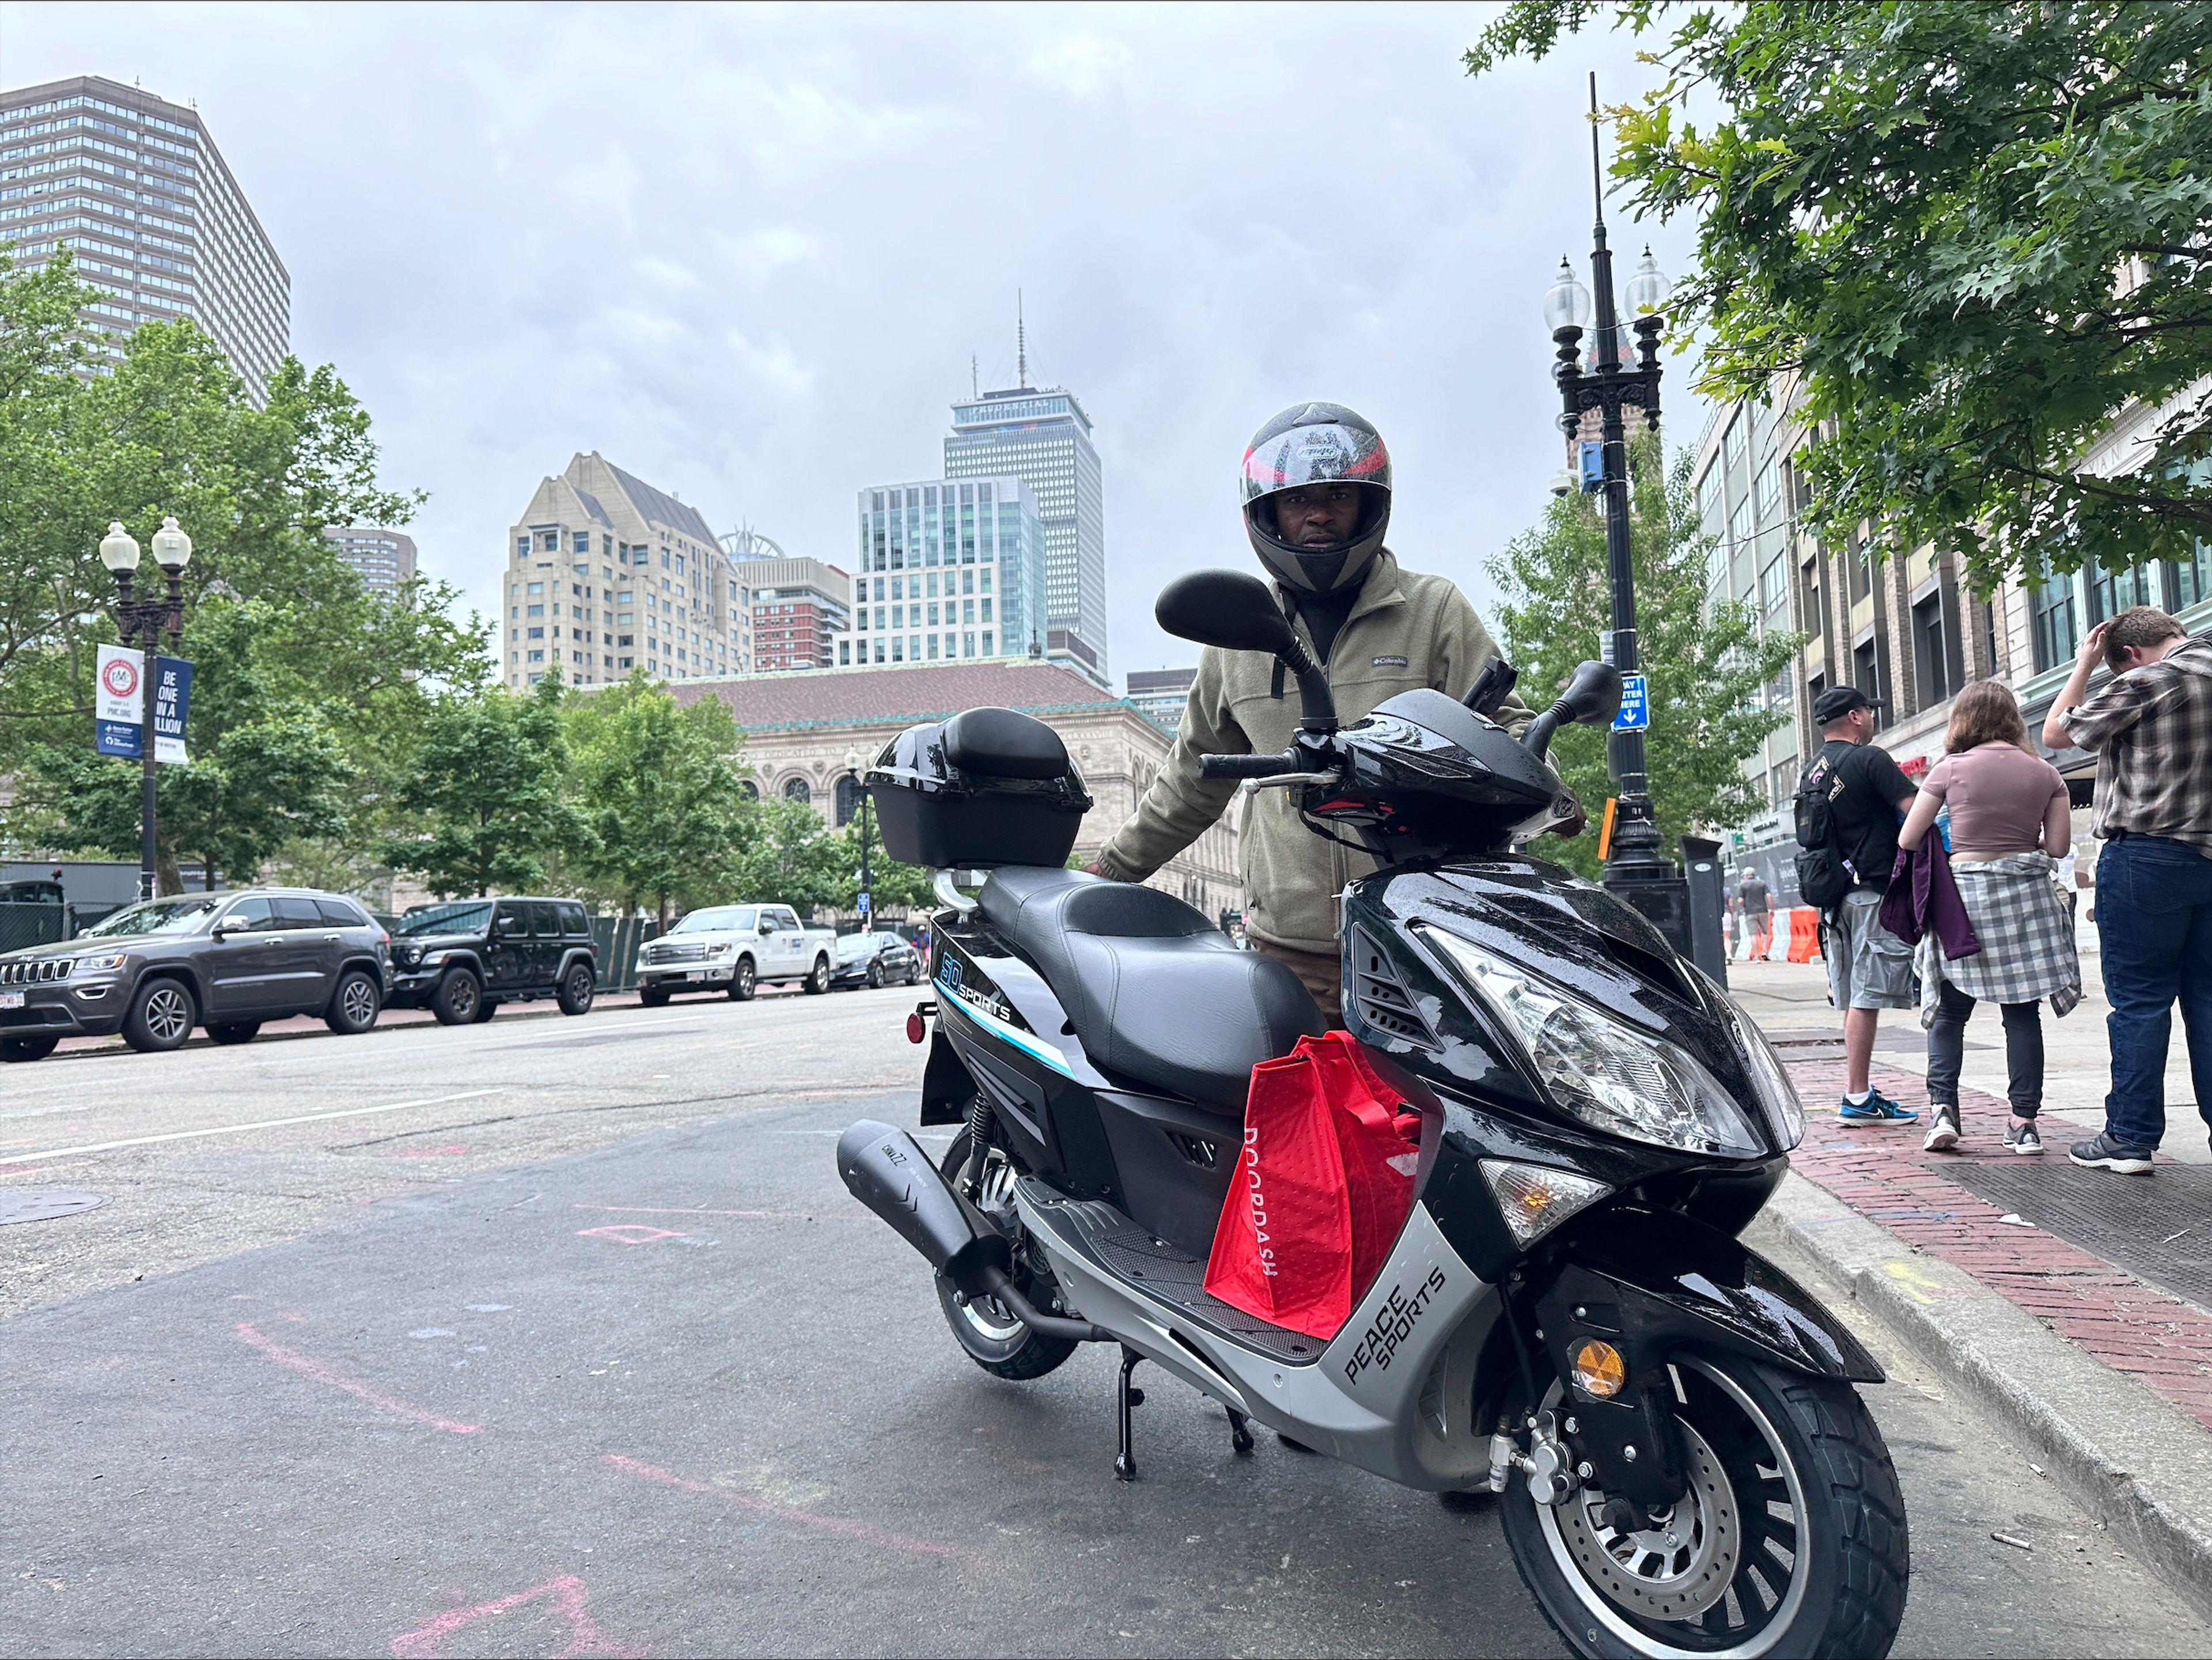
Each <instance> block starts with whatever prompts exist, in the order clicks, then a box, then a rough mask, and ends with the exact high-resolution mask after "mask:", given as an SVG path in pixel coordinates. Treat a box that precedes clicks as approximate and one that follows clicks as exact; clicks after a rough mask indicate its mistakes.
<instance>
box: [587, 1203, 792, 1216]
mask: <svg viewBox="0 0 2212 1660" xmlns="http://www.w3.org/2000/svg"><path fill="white" fill-rule="evenodd" d="M568 1208H569V1209H570V1210H603V1211H611V1212H614V1213H616V1214H617V1215H629V1216H769V1217H773V1216H794V1215H796V1214H797V1213H796V1212H794V1211H771V1210H701V1209H699V1208H697V1207H692V1206H684V1205H586V1204H584V1203H582V1202H581V1201H579V1202H577V1203H575V1204H573V1205H571V1206H569V1207H568Z"/></svg>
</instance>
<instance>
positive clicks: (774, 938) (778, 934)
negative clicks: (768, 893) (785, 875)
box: [637, 905, 837, 1008]
mask: <svg viewBox="0 0 2212 1660" xmlns="http://www.w3.org/2000/svg"><path fill="white" fill-rule="evenodd" d="M836 944H837V936H836V934H834V933H831V932H830V931H829V929H828V928H810V927H803V926H802V925H801V924H800V922H799V913H798V912H796V911H794V910H793V909H792V908H791V907H790V906H788V905H708V906H703V907H702V908H701V909H698V910H695V911H692V912H690V913H689V914H688V915H685V916H684V919H683V920H682V921H679V922H678V923H677V925H676V926H675V927H672V928H671V929H669V931H668V932H667V933H664V934H663V935H661V936H660V938H659V939H649V940H647V942H646V943H645V946H644V947H643V948H642V949H641V950H640V951H639V952H638V954H637V1000H638V1001H639V1002H641V1003H642V1004H644V1005H645V1006H647V1008H658V1007H659V1006H661V1005H662V1004H663V1003H665V1002H666V1001H667V1000H669V998H670V996H671V994H674V993H677V992H679V991H719V992H722V993H725V994H727V995H728V996H730V997H732V998H733V999H735V1000H737V1001H738V1002H740V1003H742V1002H744V1000H746V999H748V998H750V996H751V995H752V994H753V988H755V987H756V986H757V985H759V984H760V983H761V982H763V981H768V982H779V981H780V982H792V981H797V982H799V984H800V985H801V986H803V987H805V988H806V989H807V990H808V991H809V992H814V993H820V992H825V991H827V990H829V974H830V964H831V963H832V962H833V961H834V960H835V958H836Z"/></svg>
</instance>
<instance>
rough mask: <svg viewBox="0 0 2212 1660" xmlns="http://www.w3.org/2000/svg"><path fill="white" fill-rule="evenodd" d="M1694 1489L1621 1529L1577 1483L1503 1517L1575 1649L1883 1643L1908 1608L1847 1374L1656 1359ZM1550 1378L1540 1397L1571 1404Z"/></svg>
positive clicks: (1890, 1523) (1886, 1491) (1786, 1650)
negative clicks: (1667, 1384)
mask: <svg viewBox="0 0 2212 1660" xmlns="http://www.w3.org/2000/svg"><path fill="white" fill-rule="evenodd" d="M1669 1371H1670V1372H1671V1373H1672V1383H1673V1392H1674V1399H1675V1406H1674V1417H1675V1422H1676V1425H1677V1426H1678V1427H1679V1429H1680V1434H1681V1448H1680V1450H1681V1457H1682V1465H1683V1468H1684V1469H1685V1470H1686V1472H1687V1473H1688V1475H1689V1477H1690V1485H1689V1490H1688V1492H1687V1493H1685V1494H1684V1496H1683V1497H1682V1498H1681V1499H1678V1500H1677V1501H1676V1502H1675V1504H1674V1506H1673V1507H1672V1508H1671V1510H1670V1511H1668V1512H1667V1513H1666V1514H1665V1515H1664V1516H1653V1517H1648V1518H1647V1519H1649V1520H1650V1523H1651V1525H1650V1527H1648V1528H1644V1529H1634V1530H1626V1531H1624V1530H1622V1529H1619V1528H1616V1527H1614V1526H1613V1525H1612V1524H1611V1523H1609V1522H1608V1521H1607V1519H1606V1516H1605V1511H1606V1508H1607V1494H1606V1493H1603V1492H1601V1491H1600V1490H1599V1489H1597V1488H1595V1487H1589V1486H1585V1487H1583V1488H1582V1489H1581V1490H1580V1491H1578V1492H1577V1493H1573V1494H1572V1495H1571V1496H1570V1497H1569V1498H1568V1499H1565V1501H1564V1502H1563V1503H1561V1504H1559V1505H1540V1504H1538V1503H1537V1502H1536V1501H1535V1499H1534V1498H1533V1497H1532V1496H1531V1495H1530V1493H1529V1492H1528V1484H1527V1482H1525V1481H1522V1479H1521V1478H1520V1477H1518V1476H1517V1475H1516V1477H1515V1478H1514V1480H1513V1481H1512V1483H1511V1485H1510V1487H1508V1488H1507V1489H1506V1492H1505V1494H1504V1516H1503V1520H1504V1526H1505V1535H1506V1538H1507V1540H1508V1541H1509V1542H1510V1544H1511V1546H1512V1548H1513V1558H1514V1562H1515V1564H1516V1566H1518V1567H1519V1568H1520V1570H1521V1577H1522V1580H1523V1581H1524V1582H1525V1583H1526V1584H1528V1590H1529V1591H1530V1593H1531V1594H1532V1595H1533V1596H1534V1597H1535V1599H1536V1602H1537V1606H1538V1607H1540V1608H1542V1609H1543V1611H1544V1614H1545V1616H1546V1617H1547V1619H1549V1620H1551V1622H1552V1624H1553V1626H1554V1627H1556V1628H1557V1629H1558V1630H1559V1634H1560V1635H1561V1636H1562V1637H1564V1638H1565V1639H1566V1641H1567V1644H1568V1646H1569V1647H1570V1648H1571V1649H1572V1650H1573V1651H1575V1652H1576V1653H1577V1654H1579V1655H1587V1656H1606V1657H1614V1656H1653V1657H1668V1660H1673V1657H1678V1656H1679V1657H1686V1656H1695V1655H1720V1654H1726V1655H1729V1656H1732V1657H1733V1656H1743V1657H1756V1656H1761V1655H1798V1654H1804V1655H1816V1656H1825V1655H1836V1656H1858V1655H1865V1656H1877V1657H1878V1656H1882V1655H1886V1654H1887V1653H1888V1652H1889V1648H1890V1645H1891V1643H1892V1642H1893V1641H1894V1640H1895V1639H1896V1636H1897V1627H1898V1622H1899V1620H1901V1619H1902V1618H1903V1617H1904V1613H1905V1580H1906V1577H1907V1575H1908V1573H1909V1572H1910V1568H1911V1554H1910V1549H1909V1545H1908V1541H1907V1535H1906V1529H1905V1501H1904V1498H1903V1495H1902V1494H1901V1493H1899V1490H1898V1485H1897V1471H1896V1468H1895V1467H1894V1466H1893V1464H1892V1463H1891V1462H1890V1456H1889V1450H1888V1448H1887V1446H1885V1445H1884V1444H1883V1443H1882V1438H1881V1431H1880V1430H1879V1429H1877V1428H1876V1427H1875V1422H1874V1418H1873V1416H1872V1414H1869V1412H1868V1411H1867V1409H1866V1404H1865V1403H1864V1402H1862V1401H1861V1400H1860V1399H1859V1397H1858V1395H1857V1391H1856V1390H1854V1389H1852V1388H1851V1387H1850V1384H1848V1383H1832V1382H1828V1381H1826V1380H1823V1379H1818V1378H1812V1377H1804V1376H1802V1375H1801V1374H1797V1373H1794V1372H1786V1371H1781V1370H1779V1369H1778V1368H1775V1367H1771V1366H1768V1365H1761V1364H1759V1363H1756V1362H1753V1361H1747V1360H1744V1359H1740V1358H1737V1357H1735V1356H1712V1357H1707V1356H1704V1355H1692V1354H1682V1355H1678V1356H1676V1357H1675V1359H1674V1363H1673V1365H1671V1366H1670V1367H1669ZM1559 1396H1560V1389H1559V1385H1558V1384H1556V1383H1554V1384H1553V1388H1552V1391H1551V1398H1550V1400H1549V1401H1548V1402H1547V1404H1550V1405H1553V1406H1555V1407H1557V1408H1559V1410H1560V1411H1561V1413H1562V1414H1571V1412H1572V1411H1573V1403H1572V1402H1563V1401H1561V1400H1560V1398H1559Z"/></svg>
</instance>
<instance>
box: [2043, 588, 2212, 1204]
mask: <svg viewBox="0 0 2212 1660" xmlns="http://www.w3.org/2000/svg"><path fill="white" fill-rule="evenodd" d="M2100 660H2102V661H2103V662H2104V663H2105V664H2106V666H2108V667H2109V668H2111V670H2112V679H2111V680H2110V681H2109V682H2107V683H2106V684H2105V686H2104V687H2103V688H2102V689H2101V690H2099V691H2098V692H2097V693H2096V695H2095V696H2090V697H2086V698H2085V697H2084V696H2083V694H2084V693H2085V692H2086V691H2087V689H2088V684H2089V676H2090V674H2091V673H2092V672H2093V671H2094V670H2095V668H2096V666H2097V664H2098V662H2099V661H2100ZM2043 741H2044V742H2045V744H2048V745H2050V746H2051V748H2053V749H2072V748H2075V747H2076V746H2078V747H2080V748H2081V749H2085V750H2088V751H2091V752H2093V754H2094V755H2095V756H2096V757H2097V806H2096V831H2097V834H2098V835H2100V836H2102V837H2104V838H2105V850H2104V854H2103V855H2102V856H2101V857H2100V859H2099V860H2098V861H2097V938H2098V940H2099V943H2100V948H2101V950H2102V952H2103V955H2104V970H2105V997H2106V1001H2108V1002H2109V1003H2111V1005H2112V1013H2111V1014H2110V1015H2109V1016H2108V1017H2107V1018H2106V1032H2107V1036H2108V1039H2109V1042H2110V1043H2111V1046H2112V1093H2111V1094H2109V1095H2107V1096H2106V1098H2105V1128H2104V1129H2103V1131H2102V1132H2101V1133H2100V1134H2098V1135H2097V1136H2096V1137H2095V1138H2094V1139H2093V1140H2087V1141H2081V1142H2077V1143H2076V1144H2075V1146H2074V1149H2073V1158H2074V1162H2075V1164H2085V1165H2088V1166H2091V1167H2093V1168H2096V1169H2100V1170H2109V1171H2120V1172H2122V1173H2123V1174H2125V1175H2130V1176H2135V1175H2148V1173H2149V1171H2150V1167H2151V1154H2152V1153H2153V1152H2154V1151H2155V1150H2156V1148H2157V1146H2158V1144H2159V1142H2160V1140H2161V1139H2162V1138H2163V1137H2164V1135H2165V1134H2166V1040H2167V1038H2168V1037H2169V1035H2170V1034H2171V1032H2172V1011H2173V1004H2174V1000H2175V999H2176V998H2179V1000H2180V1001H2181V1025H2182V1029H2183V1031H2185V1032H2186V1033H2187V1034H2188V1037H2189V1070H2190V1074H2191V1078H2192V1079H2194V1080H2195V1083H2196V1086H2197V1111H2198V1113H2199V1114H2200V1115H2202V1116H2203V1118H2204V1120H2205V1122H2206V1123H2207V1124H2208V1125H2212V640H2192V639H2191V638H2190V637H2189V636H2188V635H2187V634H2186V633H2185V632H2184V630H2183V629H2182V627H2181V624H2180V623H2177V622H2175V621H2174V620H2173V618H2172V617H2169V616H2167V615H2166V613H2165V612H2164V611H2159V610H2157V609H2156V608H2155V607H2153V606H2150V605H2137V606H2135V607H2134V608H2132V609H2131V610H2128V611H2122V612H2121V613H2120V614H2119V615H2118V617H2113V618H2112V620H2111V621H2110V622H2108V623H2100V624H2098V625H2097V626H2096V627H2095V628H2093V629H2090V630H2089V637H2088V638H2087V640H2085V641H2083V642H2081V655H2080V657H2079V658H2078V659H2077V660H2075V665H2074V673H2073V675H2072V677H2071V678H2069V680H2068V681H2067V682H2066V686H2065V689H2064V690H2063V691H2061V692H2060V693H2059V694H2058V697H2057V701H2056V702H2053V703H2052V704H2051V718H2050V719H2049V720H2048V721H2045V723H2044V727H2043Z"/></svg>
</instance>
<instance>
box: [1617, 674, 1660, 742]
mask: <svg viewBox="0 0 2212 1660" xmlns="http://www.w3.org/2000/svg"><path fill="white" fill-rule="evenodd" d="M1650 725H1651V699H1650V694H1649V692H1648V691H1647V690H1645V687H1644V677H1643V676H1642V675H1640V674H1624V675H1622V676H1621V677H1620V714H1616V715H1614V716H1613V730H1614V731H1615V732H1644V731H1648V730H1649V729H1650Z"/></svg>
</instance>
